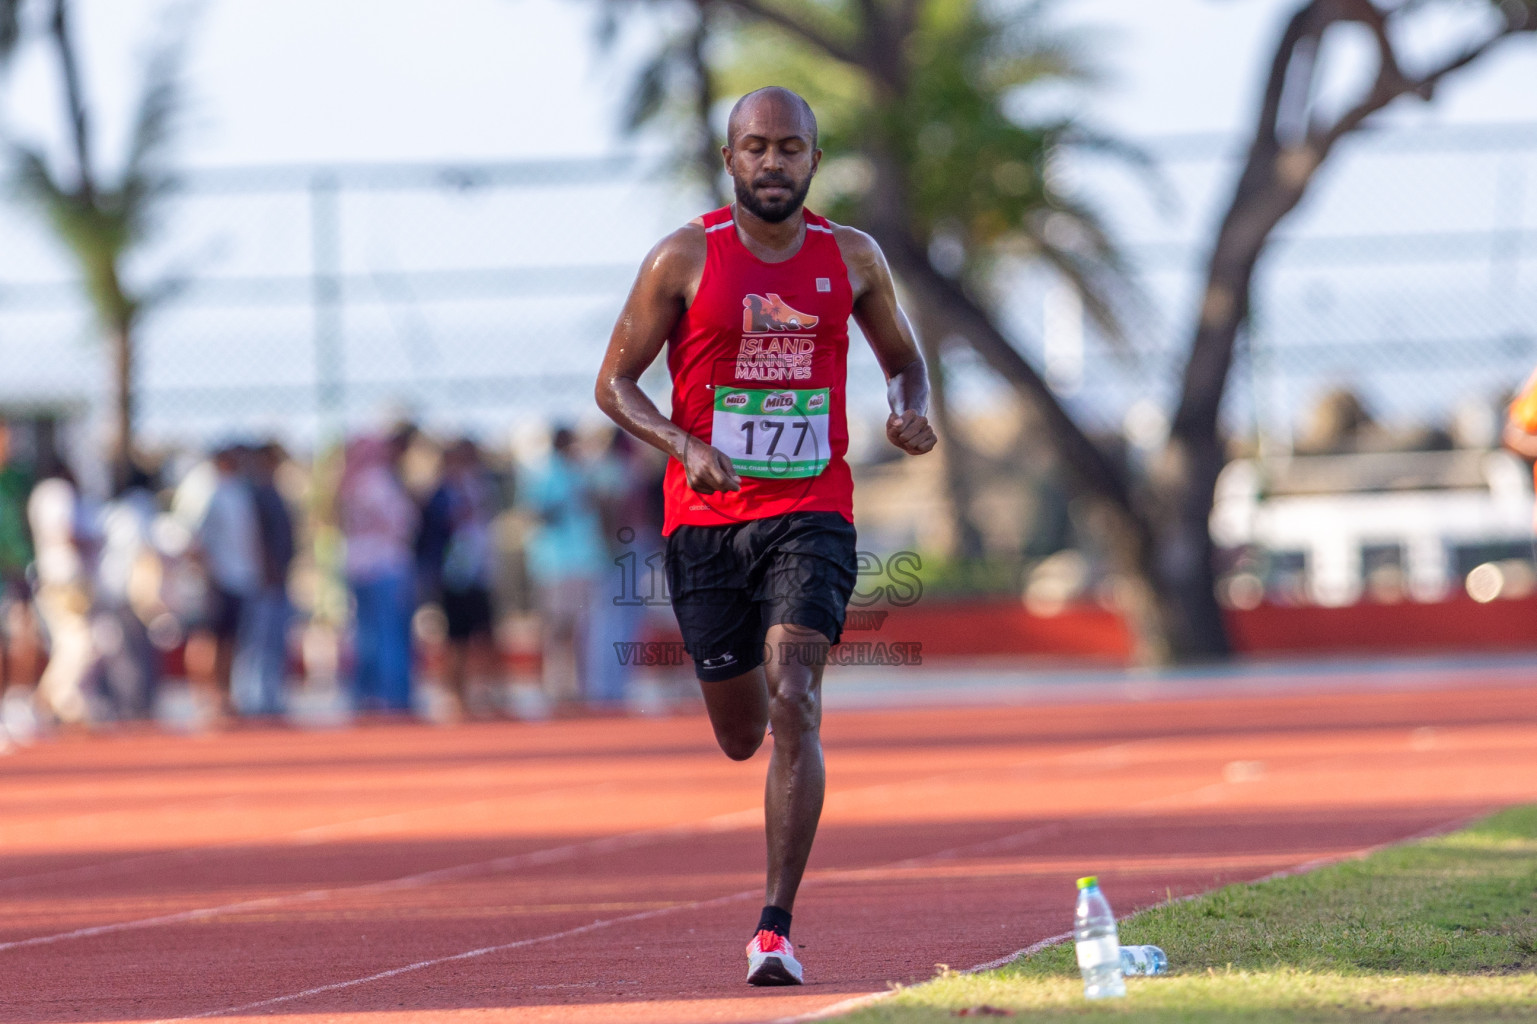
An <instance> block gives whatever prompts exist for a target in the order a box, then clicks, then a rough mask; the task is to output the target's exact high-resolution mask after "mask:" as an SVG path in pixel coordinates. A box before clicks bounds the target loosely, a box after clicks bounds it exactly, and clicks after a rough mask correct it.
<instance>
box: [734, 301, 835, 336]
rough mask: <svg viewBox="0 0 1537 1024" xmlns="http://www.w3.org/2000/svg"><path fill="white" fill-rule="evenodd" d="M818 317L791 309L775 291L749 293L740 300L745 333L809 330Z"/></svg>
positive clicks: (815, 323) (814, 324)
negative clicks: (761, 293) (759, 293)
mask: <svg viewBox="0 0 1537 1024" xmlns="http://www.w3.org/2000/svg"><path fill="white" fill-rule="evenodd" d="M819 319H820V317H814V316H812V315H811V314H810V313H802V312H801V311H800V310H798V309H792V308H791V307H790V306H789V305H788V304H787V303H786V302H785V300H784V299H781V298H780V297H779V295H778V293H776V292H769V293H768V294H767V295H749V296H747V297H746V298H744V299H743V300H742V330H743V332H745V333H747V334H774V333H777V332H779V331H809V330H811V329H812V328H813V327H815V326H816V325H817V321H818V320H819Z"/></svg>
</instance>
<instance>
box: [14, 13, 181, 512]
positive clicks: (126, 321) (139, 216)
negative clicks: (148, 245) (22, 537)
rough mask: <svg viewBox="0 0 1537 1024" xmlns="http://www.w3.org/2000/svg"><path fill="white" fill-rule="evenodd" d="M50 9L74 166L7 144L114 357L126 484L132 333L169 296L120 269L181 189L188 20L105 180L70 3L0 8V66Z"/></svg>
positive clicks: (162, 56)
mask: <svg viewBox="0 0 1537 1024" xmlns="http://www.w3.org/2000/svg"><path fill="white" fill-rule="evenodd" d="M35 3H36V4H43V3H45V4H46V5H47V17H46V19H44V20H43V22H42V25H43V26H44V27H43V29H42V32H43V34H44V36H45V38H44V40H42V41H43V42H44V43H46V45H48V47H49V49H50V50H51V51H52V55H53V58H54V60H55V62H56V63H57V66H58V70H59V80H60V82H61V83H62V86H63V91H64V96H63V101H64V102H63V108H64V112H65V114H66V118H67V126H66V127H67V137H68V139H69V142H70V146H71V155H72V158H73V166H67V167H62V168H61V167H57V166H54V165H53V164H51V163H50V162H49V161H48V160H47V158H45V157H44V155H43V153H42V151H41V150H40V149H38V148H37V147H35V146H32V145H29V144H27V143H25V142H22V141H18V140H13V139H7V140H6V141H5V142H4V145H5V148H6V150H7V151H8V154H9V158H10V162H11V164H12V166H13V168H14V174H15V181H16V185H17V188H18V189H19V191H20V194H21V196H22V197H23V198H24V199H25V200H26V201H27V202H28V203H29V204H30V205H31V206H32V207H33V208H34V209H35V210H37V212H39V213H40V214H41V215H42V216H43V217H44V218H45V219H46V221H47V223H48V225H49V226H50V227H51V228H52V229H53V231H54V233H55V235H56V236H57V238H58V240H59V241H60V242H61V243H62V244H63V245H64V247H65V248H66V249H67V250H68V252H69V254H70V256H71V257H72V258H73V260H74V262H75V264H76V266H77V267H78V269H79V271H80V275H81V283H82V284H83V286H84V288H85V293H86V297H87V299H88V301H89V302H90V304H91V307H92V309H93V310H94V312H95V313H96V317H97V320H98V321H99V323H100V326H101V328H102V330H103V331H104V332H105V334H106V337H107V341H108V344H109V347H110V350H111V354H112V368H113V374H112V380H113V391H114V408H113V427H114V430H113V445H112V451H111V458H110V462H111V466H112V471H113V476H114V480H115V482H117V483H122V482H123V481H125V480H127V479H128V476H129V473H130V470H131V468H132V463H133V457H134V369H135V367H134V355H135V353H134V332H135V328H136V327H137V325H138V323H139V321H140V318H141V317H142V316H143V314H144V312H145V311H146V309H148V308H149V307H150V306H151V305H153V303H154V302H155V301H156V300H157V299H159V298H161V297H163V296H164V295H165V294H166V293H167V292H168V290H169V286H168V284H166V283H164V282H162V283H161V284H160V285H159V286H158V287H141V288H135V287H133V286H132V285H130V284H129V283H128V282H127V281H126V280H125V278H124V274H123V267H124V263H125V261H126V259H127V258H128V256H129V254H130V253H131V252H132V251H133V249H134V248H135V247H136V246H137V245H139V244H140V243H141V242H143V241H144V239H145V237H146V236H147V234H148V233H149V230H150V228H151V227H152V225H153V215H154V214H155V212H156V211H157V209H158V206H159V204H160V201H161V200H162V199H163V198H164V197H165V195H166V194H167V193H168V192H170V191H171V190H172V188H174V186H175V183H176V181H175V177H174V175H172V173H171V172H170V171H169V170H168V168H167V167H166V164H165V160H164V158H165V155H166V152H167V150H168V148H169V145H170V143H171V141H172V136H173V129H174V121H175V114H176V112H177V110H178V109H179V106H180V88H179V83H178V71H179V68H180V65H181V61H180V57H181V40H182V37H183V33H182V32H181V31H179V29H180V28H181V27H182V24H183V22H182V19H179V18H173V19H171V24H172V25H173V28H172V29H171V30H169V31H168V32H167V33H166V35H165V36H163V37H162V39H161V40H160V43H159V45H158V46H157V47H156V48H155V49H154V51H153V52H152V55H151V57H150V60H149V62H148V65H147V69H146V74H145V79H144V87H143V91H142V93H141V95H140V97H139V101H138V104H137V106H136V107H135V110H134V118H133V128H132V131H131V132H130V134H129V148H128V153H127V155H126V159H125V160H124V161H123V169H122V171H121V173H120V175H119V176H118V177H117V179H116V181H113V182H110V183H109V182H106V181H104V180H103V178H102V177H101V173H100V167H99V166H98V164H97V162H96V160H95V154H94V152H93V141H94V139H93V135H92V131H91V108H90V104H89V102H88V100H87V98H86V94H85V89H84V86H83V84H82V81H81V74H80V67H79V62H78V53H79V51H78V49H77V47H76V44H75V39H74V36H73V35H72V33H71V26H70V16H71V10H70V6H69V3H68V0H0V64H5V63H8V62H9V60H10V58H11V57H12V56H13V55H14V54H15V52H16V51H17V50H18V49H19V48H20V46H21V44H22V43H23V41H24V40H23V35H24V33H23V26H24V25H25V24H26V21H25V20H24V15H25V14H26V13H28V11H27V9H28V8H29V7H31V6H32V5H33V4H35Z"/></svg>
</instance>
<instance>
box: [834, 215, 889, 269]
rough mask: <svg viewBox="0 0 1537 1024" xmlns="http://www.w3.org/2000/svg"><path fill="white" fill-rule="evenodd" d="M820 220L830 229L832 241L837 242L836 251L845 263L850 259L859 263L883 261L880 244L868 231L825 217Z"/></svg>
mask: <svg viewBox="0 0 1537 1024" xmlns="http://www.w3.org/2000/svg"><path fill="white" fill-rule="evenodd" d="M822 220H823V223H825V224H826V225H827V226H828V227H829V228H831V229H832V233H833V241H835V242H837V243H838V251H839V252H841V253H842V254H843V261H844V262H845V263H848V262H850V261H851V260H852V261H857V262H859V263H861V264H866V263H872V262H874V263H884V262H885V257H884V256H882V255H881V247H880V244H879V243H877V242H876V241H875V239H874V238H872V237H870V235H869V234H868V233H866V232H864V231H861V230H859V229H858V228H855V227H850V226H849V225H847V224H839V223H837V222H836V221H831V220H827V219H826V218H822Z"/></svg>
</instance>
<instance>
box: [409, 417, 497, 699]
mask: <svg viewBox="0 0 1537 1024" xmlns="http://www.w3.org/2000/svg"><path fill="white" fill-rule="evenodd" d="M493 494H494V490H493V487H492V483H491V481H490V480H489V479H488V477H487V474H486V471H485V467H484V465H483V464H482V462H481V458H480V449H479V448H478V447H476V445H475V442H473V441H471V440H469V439H467V438H465V439H461V440H459V441H456V442H454V444H452V445H451V446H449V448H448V450H447V451H446V452H444V453H443V479H442V482H441V483H439V484H438V487H437V489H436V490H435V491H433V493H432V496H431V497H430V498H429V499H428V500H427V505H426V507H425V509H424V510H423V513H422V526H421V531H420V533H419V534H418V535H417V545H416V550H417V564H418V567H419V570H420V573H421V582H422V585H423V589H424V591H425V595H426V596H427V597H429V598H430V599H432V600H436V601H437V602H438V603H439V604H440V605H441V606H442V608H443V616H444V618H445V619H446V620H447V623H448V648H447V652H446V656H447V660H446V664H445V676H446V679H445V682H446V683H447V685H448V688H449V690H450V691H451V692H452V693H453V695H454V697H455V699H456V700H457V701H458V705H459V706H458V711H459V713H461V714H462V713H465V712H467V711H468V710H470V702H469V699H468V698H469V693H468V688H467V687H468V683H469V680H470V675H471V673H472V672H473V673H474V674H475V675H476V676H477V677H478V678H479V679H480V680H482V681H487V680H489V679H490V678H491V676H493V675H494V674H495V671H496V647H495V644H494V642H493V637H494V626H495V615H494V614H493V609H492V603H491V588H492V584H493V582H494V579H495V573H496V564H495V558H494V556H495V551H494V548H493V545H492V542H491V540H492V538H491V520H492V518H493V516H494V515H495V514H496V508H495V502H494V500H493Z"/></svg>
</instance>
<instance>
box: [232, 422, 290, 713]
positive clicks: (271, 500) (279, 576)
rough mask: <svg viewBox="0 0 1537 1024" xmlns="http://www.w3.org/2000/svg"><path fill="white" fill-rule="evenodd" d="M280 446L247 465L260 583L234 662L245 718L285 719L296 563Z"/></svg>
mask: <svg viewBox="0 0 1537 1024" xmlns="http://www.w3.org/2000/svg"><path fill="white" fill-rule="evenodd" d="M286 457H287V456H286V453H285V452H284V451H283V448H282V446H281V445H279V444H277V443H276V442H269V443H267V444H264V445H262V446H260V447H258V448H255V449H253V450H252V452H251V454H250V458H249V461H248V463H247V471H248V474H249V479H250V486H251V493H252V498H253V501H254V503H255V508H256V524H257V537H258V540H259V551H260V554H261V558H260V568H261V582H260V586H259V587H258V589H257V591H256V593H255V594H254V596H253V597H252V598H251V601H250V609H249V614H248V615H247V616H246V624H247V627H248V629H249V631H250V635H249V638H248V640H247V641H246V642H244V643H242V644H241V646H240V652H239V654H238V655H237V657H236V659H235V666H234V675H233V680H232V683H233V687H234V694H235V703H236V705H237V706H238V707H239V708H240V710H241V711H242V712H244V713H245V714H253V715H281V714H282V713H283V710H284V683H285V681H286V677H287V672H288V624H289V621H290V619H291V618H292V616H293V610H292V608H291V606H290V605H289V601H288V570H289V568H290V567H291V566H292V564H293V560H294V522H293V514H292V513H291V512H290V511H289V509H288V502H287V501H285V500H284V498H283V495H282V493H281V492H280V491H279V490H278V488H277V483H276V479H277V471H278V468H279V467H280V466H281V465H282V464H283V461H284V459H285V458H286Z"/></svg>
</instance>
